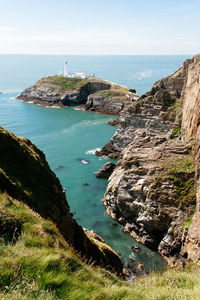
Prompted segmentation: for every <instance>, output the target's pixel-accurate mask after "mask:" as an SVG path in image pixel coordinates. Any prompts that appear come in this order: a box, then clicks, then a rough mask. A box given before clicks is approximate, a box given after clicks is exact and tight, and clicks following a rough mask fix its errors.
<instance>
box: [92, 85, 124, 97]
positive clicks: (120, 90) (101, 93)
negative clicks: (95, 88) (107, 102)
mask: <svg viewBox="0 0 200 300" xmlns="http://www.w3.org/2000/svg"><path fill="white" fill-rule="evenodd" d="M127 93H128V89H126V88H122V87H119V88H116V89H110V90H102V91H99V92H97V93H95V95H98V96H102V97H107V96H125V95H126V94H127Z"/></svg>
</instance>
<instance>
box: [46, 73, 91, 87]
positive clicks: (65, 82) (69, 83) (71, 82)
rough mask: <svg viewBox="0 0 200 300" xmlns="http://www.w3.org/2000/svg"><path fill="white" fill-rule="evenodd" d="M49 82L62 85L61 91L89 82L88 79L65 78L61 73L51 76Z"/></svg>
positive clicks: (48, 78)
mask: <svg viewBox="0 0 200 300" xmlns="http://www.w3.org/2000/svg"><path fill="white" fill-rule="evenodd" d="M46 80H47V82H48V83H50V84H53V85H56V86H58V87H60V89H61V91H65V90H76V89H78V88H80V87H81V86H82V85H84V84H86V83H87V82H88V79H80V78H65V77H63V76H60V75H55V76H49V77H47V78H46Z"/></svg>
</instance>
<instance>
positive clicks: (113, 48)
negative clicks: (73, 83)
mask: <svg viewBox="0 0 200 300" xmlns="http://www.w3.org/2000/svg"><path fill="white" fill-rule="evenodd" d="M199 31H200V0H190V1H189V0H187V1H186V0H166V1H165V2H164V1H158V0H149V1H148V0H138V1H135V0H107V1H106V0H71V1H69V0H0V53H22V54H196V53H199V52H200V33H199Z"/></svg>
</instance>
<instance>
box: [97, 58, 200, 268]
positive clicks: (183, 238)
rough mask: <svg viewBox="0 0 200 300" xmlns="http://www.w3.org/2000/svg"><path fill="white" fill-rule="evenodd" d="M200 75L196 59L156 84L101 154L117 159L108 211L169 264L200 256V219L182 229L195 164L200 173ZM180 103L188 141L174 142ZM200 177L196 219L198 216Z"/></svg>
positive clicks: (123, 120)
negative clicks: (199, 221) (193, 148)
mask: <svg viewBox="0 0 200 300" xmlns="http://www.w3.org/2000/svg"><path fill="white" fill-rule="evenodd" d="M199 74H200V56H196V57H194V58H192V59H189V60H187V61H186V62H185V63H184V65H183V67H182V68H180V69H179V70H178V71H177V72H175V73H174V74H172V75H170V76H168V77H166V78H163V79H161V80H159V81H158V82H157V83H155V84H154V86H153V87H152V89H151V90H150V91H149V92H147V93H146V94H145V95H143V96H142V97H140V99H139V100H138V101H137V102H136V103H134V104H133V105H132V106H130V107H129V108H128V109H127V111H124V112H123V113H122V114H121V117H120V127H119V129H118V130H117V132H116V133H115V135H114V136H113V137H112V139H111V140H110V142H108V144H107V145H105V146H104V147H103V148H102V149H101V150H100V151H99V152H98V153H97V154H98V155H107V156H109V157H114V158H119V161H118V163H117V166H116V168H115V170H114V172H113V173H112V175H111V176H110V178H109V180H108V187H107V191H106V193H105V195H104V199H103V203H104V205H105V207H106V210H107V212H108V214H110V215H111V217H112V218H114V219H116V220H117V221H118V222H120V223H121V224H123V225H124V230H125V231H126V232H129V233H130V235H131V236H132V237H133V238H135V239H136V240H137V241H139V242H141V243H143V244H145V245H147V246H148V247H150V248H152V249H154V250H158V251H159V252H160V254H161V255H162V256H163V257H164V258H165V260H166V261H167V262H168V264H169V265H171V266H172V265H174V264H176V263H177V261H182V259H183V256H184V257H190V258H191V259H194V258H198V259H199V258H200V255H199V253H200V250H199V245H200V236H199V234H198V232H199V225H198V224H199V223H198V222H196V223H195V221H193V223H192V226H191V227H189V229H187V230H185V231H184V233H183V227H184V224H185V222H186V221H187V219H188V218H189V217H190V216H191V211H192V210H194V206H195V201H196V195H195V194H196V193H195V169H196V178H197V179H198V180H199V178H200V175H199V174H200V172H199V170H200V164H199V161H200V160H199V157H200V142H199V141H200V138H199V137H200V122H199V108H200V88H199V80H200V75H199ZM191 99H192V100H191ZM182 105H183V121H182V140H181V139H180V137H179V138H176V139H173V137H174V136H175V137H177V136H180V131H181V130H180V126H181V118H182V116H181V114H182V112H181V111H182ZM174 130H175V132H179V135H177V134H174V133H173V132H174ZM192 138H193V139H194V138H195V139H196V143H195V153H196V166H195V168H194V156H193V152H191V144H190V142H191V139H192ZM199 182H200V180H199V181H197V201H198V206H197V212H196V213H195V216H194V218H195V219H194V220H199V207H200V206H199V203H200V200H199V199H200V196H199V195H200V192H199V190H200V188H199V187H200V183H199Z"/></svg>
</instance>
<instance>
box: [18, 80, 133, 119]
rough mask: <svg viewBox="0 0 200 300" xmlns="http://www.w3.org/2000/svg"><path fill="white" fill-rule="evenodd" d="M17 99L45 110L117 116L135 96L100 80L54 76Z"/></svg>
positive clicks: (130, 91) (121, 87)
mask: <svg viewBox="0 0 200 300" xmlns="http://www.w3.org/2000/svg"><path fill="white" fill-rule="evenodd" d="M17 98H18V99H21V100H24V101H27V102H33V103H36V104H40V105H44V106H57V107H64V106H78V107H79V108H80V109H83V110H89V111H95V112H98V113H104V114H110V115H119V114H120V113H121V112H122V111H124V110H125V109H127V108H128V107H129V106H130V105H131V104H132V101H134V100H135V99H138V96H137V95H136V94H135V93H134V92H133V91H132V90H131V89H128V88H126V87H123V86H120V85H117V84H114V83H111V82H109V81H105V80H102V79H98V78H93V77H92V78H87V79H79V78H65V77H63V76H59V75H55V76H49V77H45V78H42V79H40V80H39V81H38V82H36V84H34V85H33V86H31V87H29V88H27V89H25V90H24V91H23V92H22V93H21V95H20V96H18V97H17Z"/></svg>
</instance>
